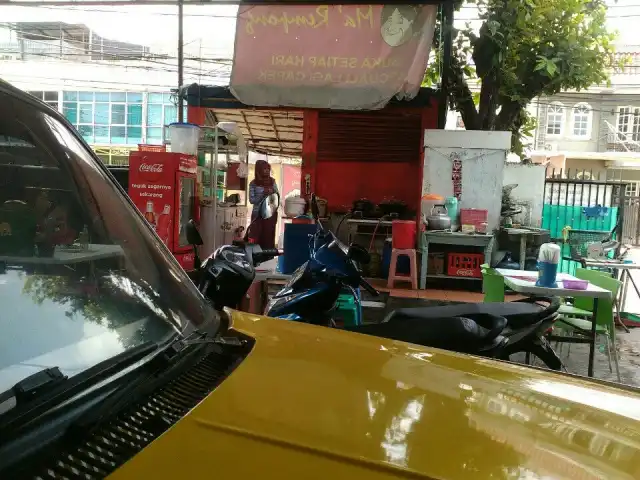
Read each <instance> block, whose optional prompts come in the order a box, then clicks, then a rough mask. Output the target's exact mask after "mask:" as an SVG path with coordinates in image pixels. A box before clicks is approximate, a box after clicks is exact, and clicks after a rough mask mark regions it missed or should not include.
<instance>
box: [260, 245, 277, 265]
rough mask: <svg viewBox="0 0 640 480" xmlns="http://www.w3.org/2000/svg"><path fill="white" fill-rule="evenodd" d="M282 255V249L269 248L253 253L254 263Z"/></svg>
mask: <svg viewBox="0 0 640 480" xmlns="http://www.w3.org/2000/svg"><path fill="white" fill-rule="evenodd" d="M280 255H282V251H281V250H278V249H277V248H267V249H265V250H262V251H260V252H254V253H253V263H254V264H258V263H262V262H264V261H265V260H271V259H272V258H275V257H278V256H280Z"/></svg>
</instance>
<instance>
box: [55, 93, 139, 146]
mask: <svg viewBox="0 0 640 480" xmlns="http://www.w3.org/2000/svg"><path fill="white" fill-rule="evenodd" d="M142 97H143V94H142V93H131V92H64V94H63V104H62V110H63V114H64V116H65V117H66V118H67V120H69V122H71V123H72V124H73V125H75V127H76V128H77V129H78V131H79V132H80V134H81V135H82V136H83V137H84V139H85V140H86V141H87V142H89V143H91V144H107V145H112V144H116V145H137V144H139V143H142Z"/></svg>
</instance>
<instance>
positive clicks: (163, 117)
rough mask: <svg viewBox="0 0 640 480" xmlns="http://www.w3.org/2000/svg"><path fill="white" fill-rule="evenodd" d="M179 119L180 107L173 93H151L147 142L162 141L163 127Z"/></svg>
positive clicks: (148, 106)
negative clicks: (173, 97)
mask: <svg viewBox="0 0 640 480" xmlns="http://www.w3.org/2000/svg"><path fill="white" fill-rule="evenodd" d="M185 118H186V115H185ZM177 121H178V107H177V106H176V105H175V103H174V101H173V99H172V98H171V94H168V93H150V94H149V99H148V105H147V143H151V144H154V143H157V144H160V143H162V128H163V127H164V126H165V125H169V124H170V123H174V122H177Z"/></svg>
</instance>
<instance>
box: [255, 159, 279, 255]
mask: <svg viewBox="0 0 640 480" xmlns="http://www.w3.org/2000/svg"><path fill="white" fill-rule="evenodd" d="M272 193H278V186H277V184H276V181H275V179H274V178H273V177H272V176H271V166H270V165H269V164H268V163H267V162H266V161H265V160H258V161H257V162H256V175H255V178H254V179H253V180H252V181H251V183H250V184H249V202H251V204H252V205H253V211H252V212H251V222H252V223H253V224H252V225H251V230H250V231H249V238H250V239H251V241H253V242H254V243H257V244H258V245H260V247H262V248H275V241H276V224H277V223H278V215H277V214H274V215H273V216H272V217H271V218H267V219H264V218H260V209H259V207H260V202H262V199H263V198H264V197H266V196H268V195H271V194H272Z"/></svg>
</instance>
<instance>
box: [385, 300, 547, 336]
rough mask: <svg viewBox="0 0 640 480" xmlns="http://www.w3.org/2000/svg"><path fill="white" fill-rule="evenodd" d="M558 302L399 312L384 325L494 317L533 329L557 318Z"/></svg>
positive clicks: (479, 305) (530, 302)
mask: <svg viewBox="0 0 640 480" xmlns="http://www.w3.org/2000/svg"><path fill="white" fill-rule="evenodd" d="M545 303H546V304H547V305H544V304H545ZM559 307H560V302H559V300H558V299H556V298H554V299H549V298H531V299H526V300H522V301H515V302H503V303H461V304H456V305H443V306H439V307H418V308H400V309H397V310H393V311H392V312H390V313H389V314H388V315H387V316H386V317H385V319H384V320H383V323H397V322H406V321H409V320H411V321H417V320H422V321H425V320H431V319H434V318H440V317H455V316H470V315H472V316H475V315H482V314H485V315H495V316H499V317H504V318H505V319H506V320H507V324H508V325H509V327H510V328H511V329H519V328H524V327H528V326H530V325H534V324H536V323H538V322H540V321H541V320H543V319H546V318H552V316H553V315H555V314H556V312H557V310H558V308H559Z"/></svg>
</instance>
